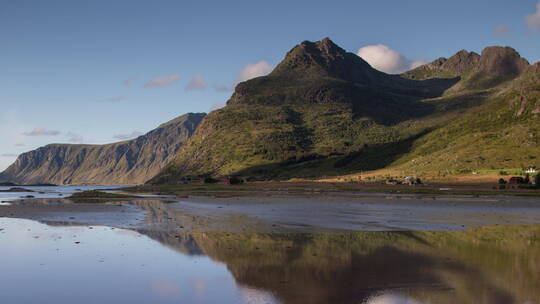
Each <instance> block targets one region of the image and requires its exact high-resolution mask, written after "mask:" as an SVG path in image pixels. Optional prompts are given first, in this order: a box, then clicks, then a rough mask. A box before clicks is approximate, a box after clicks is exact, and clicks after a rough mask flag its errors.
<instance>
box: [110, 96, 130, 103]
mask: <svg viewBox="0 0 540 304" xmlns="http://www.w3.org/2000/svg"><path fill="white" fill-rule="evenodd" d="M126 99H127V97H126V96H113V97H111V98H109V99H107V101H110V102H119V101H123V100H126Z"/></svg>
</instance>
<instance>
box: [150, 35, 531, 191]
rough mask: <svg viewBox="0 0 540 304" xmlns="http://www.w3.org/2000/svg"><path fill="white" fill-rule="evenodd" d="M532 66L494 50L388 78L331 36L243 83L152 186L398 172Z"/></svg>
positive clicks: (512, 52) (488, 104)
mask: <svg viewBox="0 0 540 304" xmlns="http://www.w3.org/2000/svg"><path fill="white" fill-rule="evenodd" d="M530 69H531V68H530V65H529V63H528V62H527V61H526V60H525V59H523V58H521V56H520V55H519V54H518V53H517V52H516V51H515V50H513V49H511V48H508V47H488V48H486V49H485V50H484V51H483V52H482V54H481V55H479V54H476V53H471V52H467V51H460V52H458V53H457V54H456V55H454V56H452V57H451V58H449V59H445V58H440V59H438V60H436V61H434V62H432V63H430V64H427V65H424V66H421V67H418V68H416V69H414V70H412V71H409V72H407V73H404V74H402V75H388V74H385V73H382V72H380V71H377V70H375V69H373V68H372V67H371V66H370V65H369V64H368V63H367V62H365V61H364V60H363V59H361V58H360V57H358V56H356V55H355V54H352V53H347V52H346V51H344V50H343V49H342V48H340V47H339V46H337V45H335V44H334V43H333V42H332V41H331V40H330V39H328V38H326V39H323V40H321V41H318V42H308V41H305V42H302V43H301V44H299V45H297V46H295V47H294V48H293V49H292V50H291V51H289V52H288V53H287V55H286V56H285V58H284V59H283V61H282V62H281V63H280V64H278V65H277V66H276V68H275V69H274V70H273V71H272V72H271V73H270V74H269V75H267V76H263V77H258V78H255V79H251V80H248V81H246V82H242V83H240V84H238V85H237V86H236V88H235V92H234V94H233V95H232V97H231V98H230V100H229V101H228V102H227V106H226V107H224V108H222V109H220V110H217V111H214V112H212V113H210V114H209V115H208V116H207V117H206V118H205V119H204V120H203V122H202V123H201V125H200V127H199V128H198V129H197V131H196V132H195V134H194V136H193V137H192V138H191V139H190V140H189V142H188V143H187V144H186V145H185V146H184V147H183V148H182V149H181V150H180V151H179V153H178V154H177V156H176V157H175V158H174V159H173V161H172V162H171V163H170V164H169V165H168V166H167V167H166V168H165V169H164V170H163V171H162V172H161V173H160V174H159V175H158V176H156V177H155V178H153V179H152V180H151V181H150V183H168V182H174V181H175V180H177V179H179V178H181V177H185V176H209V175H210V176H223V175H231V174H237V175H242V176H248V177H256V178H282V177H283V178H289V177H319V176H324V175H339V174H346V173H351V172H358V171H361V170H374V169H380V168H386V167H391V166H394V165H395V164H396V162H398V161H399V160H404V158H405V157H406V156H407V155H409V154H410V152H411V149H413V148H414V147H416V146H417V145H418V143H419V142H422V139H425V138H429V137H428V135H430V134H434V132H435V131H436V130H439V129H441V128H443V127H445V126H448V125H452V124H455V123H456V122H455V121H456V120H457V119H461V118H462V117H463V116H464V115H465V114H466V113H469V112H470V111H473V110H474V111H478V109H479V108H481V107H483V106H485V107H487V109H489V110H490V111H491V110H492V108H493V107H494V102H496V100H498V99H501V98H502V99H505V100H507V99H506V97H500V96H499V94H501V92H502V91H505V90H508V88H507V87H508V86H513V83H514V82H516V81H517V79H519V78H520V77H521V75H523V74H526V73H528V72H527V71H529V70H530ZM505 92H506V91H505ZM498 96H499V97H498ZM473 113H474V112H473ZM471 115H474V114H471ZM476 115H477V114H476ZM465 116H466V115H465ZM433 140H434V141H435V142H437V143H441V142H445V139H444V138H440V137H436V138H433ZM401 165H403V163H401Z"/></svg>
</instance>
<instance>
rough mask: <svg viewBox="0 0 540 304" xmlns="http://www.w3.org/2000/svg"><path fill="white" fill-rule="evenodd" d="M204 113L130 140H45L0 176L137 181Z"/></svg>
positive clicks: (28, 180)
mask: <svg viewBox="0 0 540 304" xmlns="http://www.w3.org/2000/svg"><path fill="white" fill-rule="evenodd" d="M204 116H205V114H193V113H190V114H186V115H183V116H180V117H178V118H176V119H174V120H172V121H169V122H167V123H164V124H162V125H161V126H159V127H158V128H156V129H155V130H152V131H150V132H148V133H147V134H145V135H142V136H139V137H138V138H135V139H133V140H129V141H124V142H119V143H113V144H107V145H68V144H51V145H47V146H45V147H41V148H39V149H37V150H34V151H30V152H27V153H24V154H22V155H20V156H19V158H18V159H17V160H16V161H15V163H14V164H12V165H11V166H10V167H9V168H8V169H6V171H4V172H3V173H1V175H0V180H9V181H12V182H17V183H24V184H34V183H54V184H97V185H100V184H101V185H117V184H140V183H144V182H145V181H147V180H148V179H149V178H151V177H153V176H154V175H156V174H157V173H158V172H159V171H160V170H161V169H162V168H163V167H164V166H165V165H166V164H167V163H168V162H169V161H170V160H171V159H172V157H173V156H174V155H175V154H176V152H177V151H178V150H179V149H180V147H181V146H182V145H183V144H184V143H185V142H186V141H187V140H188V139H189V138H190V137H191V135H192V134H193V133H194V131H195V129H196V128H197V126H198V125H199V123H200V122H201V120H202V119H203V118H204Z"/></svg>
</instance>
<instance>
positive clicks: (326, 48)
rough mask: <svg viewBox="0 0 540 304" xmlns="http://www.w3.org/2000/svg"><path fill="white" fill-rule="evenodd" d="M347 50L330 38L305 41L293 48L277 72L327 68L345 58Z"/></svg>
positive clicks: (277, 68)
mask: <svg viewBox="0 0 540 304" xmlns="http://www.w3.org/2000/svg"><path fill="white" fill-rule="evenodd" d="M346 54H347V52H345V50H343V49H342V48H340V47H339V46H337V45H336V44H335V43H334V42H333V41H332V40H330V38H324V39H322V40H319V41H317V42H311V41H307V40H306V41H304V42H302V43H300V44H298V45H297V46H295V47H294V48H292V49H291V50H290V51H289V52H288V53H287V55H286V56H285V59H283V61H282V62H281V63H280V64H279V65H278V66H277V67H276V72H277V73H280V72H283V71H290V70H296V69H302V70H303V69H308V68H311V67H314V66H316V67H322V68H325V69H327V68H328V67H330V65H332V64H333V63H334V62H336V61H343V60H345V56H346Z"/></svg>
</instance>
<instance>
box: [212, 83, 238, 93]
mask: <svg viewBox="0 0 540 304" xmlns="http://www.w3.org/2000/svg"><path fill="white" fill-rule="evenodd" d="M212 88H213V89H214V90H215V91H216V92H230V91H232V90H233V89H234V86H232V85H231V86H226V85H217V84H216V85H214V86H212Z"/></svg>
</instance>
